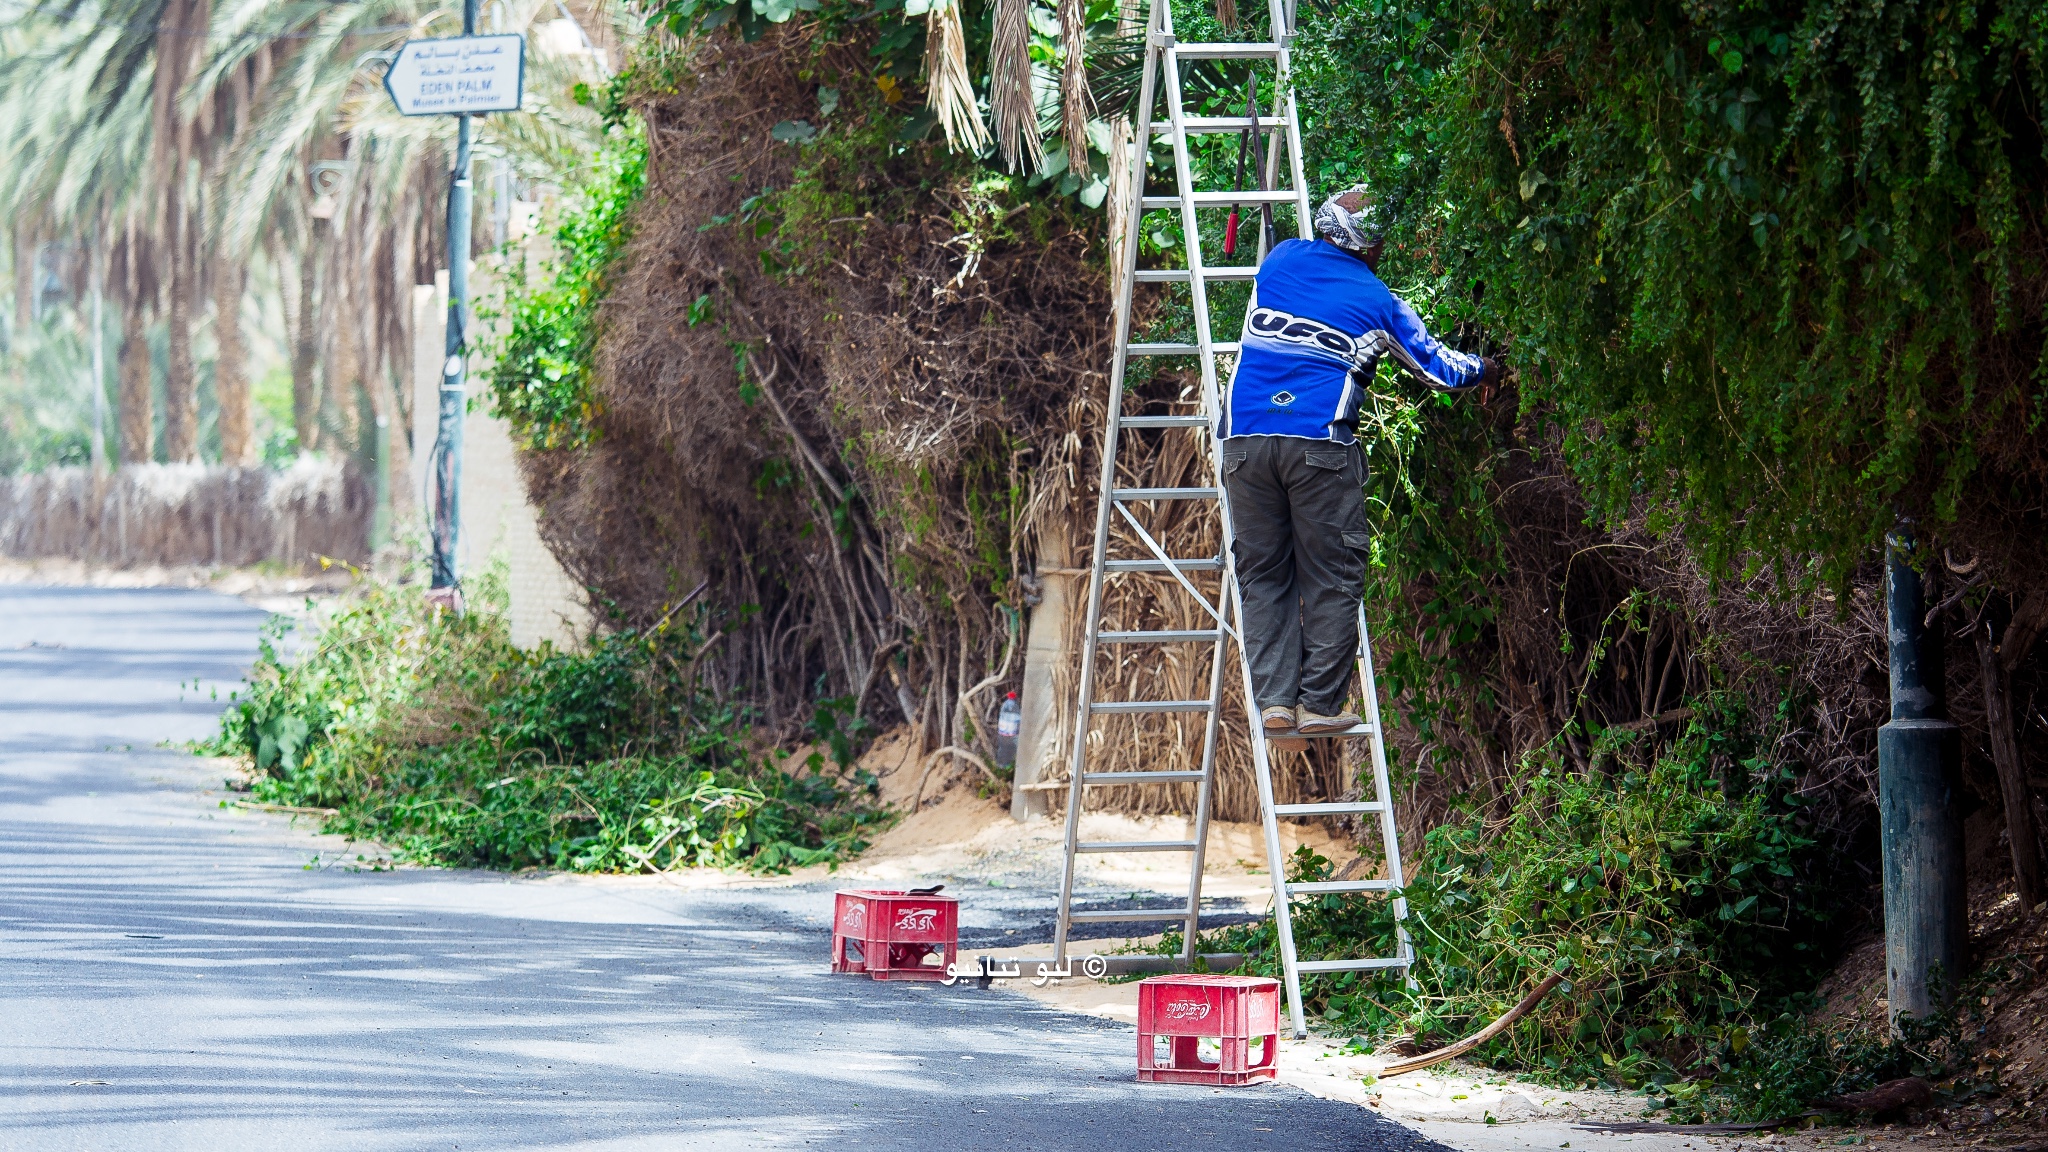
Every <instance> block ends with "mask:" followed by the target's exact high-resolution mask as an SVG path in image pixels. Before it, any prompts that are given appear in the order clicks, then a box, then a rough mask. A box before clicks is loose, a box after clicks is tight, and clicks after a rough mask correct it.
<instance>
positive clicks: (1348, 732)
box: [1259, 724, 1372, 740]
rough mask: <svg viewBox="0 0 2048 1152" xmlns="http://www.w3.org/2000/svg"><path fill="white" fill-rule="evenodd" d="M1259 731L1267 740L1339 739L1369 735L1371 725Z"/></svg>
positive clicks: (1262, 729)
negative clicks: (1299, 730) (1331, 730)
mask: <svg viewBox="0 0 2048 1152" xmlns="http://www.w3.org/2000/svg"><path fill="white" fill-rule="evenodd" d="M1259 731H1261V732H1263V733H1265V734H1266V739H1268V740H1339V739H1342V738H1344V737H1346V736H1370V735H1372V725H1370V724H1353V725H1352V726H1351V727H1349V728H1339V729H1338V730H1337V731H1335V732H1296V731H1295V730H1294V729H1292V728H1261V729H1259Z"/></svg>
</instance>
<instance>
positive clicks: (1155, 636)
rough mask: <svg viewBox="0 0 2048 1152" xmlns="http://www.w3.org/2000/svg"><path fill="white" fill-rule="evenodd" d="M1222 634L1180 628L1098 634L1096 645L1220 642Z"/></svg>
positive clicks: (1198, 629)
mask: <svg viewBox="0 0 2048 1152" xmlns="http://www.w3.org/2000/svg"><path fill="white" fill-rule="evenodd" d="M1222 638H1223V632H1222V630H1221V629H1218V628H1208V629H1202V628H1182V629H1178V630H1167V631H1161V632H1098V633H1096V634H1095V639H1096V642H1097V643H1101V644H1197V643H1203V642H1206V641H1210V640H1220V639H1222Z"/></svg>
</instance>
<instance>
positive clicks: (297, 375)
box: [292, 246, 320, 452]
mask: <svg viewBox="0 0 2048 1152" xmlns="http://www.w3.org/2000/svg"><path fill="white" fill-rule="evenodd" d="M313 260H314V255H313V252H312V250H311V247H310V246H309V247H308V249H307V250H306V251H303V252H301V253H300V254H299V309H298V313H299V314H298V330H297V331H296V332H294V333H292V425H293V427H294V428H296V429H297V431H298V433H299V451H301V452H311V451H313V450H314V449H315V448H318V447H319V446H320V389H319V385H318V384H317V383H316V382H315V381H314V379H313V358H314V354H315V351H316V350H317V349H318V347H319V341H318V340H316V339H315V338H314V335H313V329H314V327H315V325H317V324H318V323H319V319H318V317H317V316H316V315H315V311H316V310H315V308H314V305H313V279H314V266H313Z"/></svg>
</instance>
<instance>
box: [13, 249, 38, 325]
mask: <svg viewBox="0 0 2048 1152" xmlns="http://www.w3.org/2000/svg"><path fill="white" fill-rule="evenodd" d="M35 322H36V238H35V233H34V232H32V231H30V230H29V228H28V226H27V225H23V226H21V227H19V228H16V229H15V230H14V330H15V331H16V332H22V331H25V330H27V328H28V326H29V325H31V324H33V323H35Z"/></svg>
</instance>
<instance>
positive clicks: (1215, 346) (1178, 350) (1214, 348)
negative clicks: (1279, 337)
mask: <svg viewBox="0 0 2048 1152" xmlns="http://www.w3.org/2000/svg"><path fill="white" fill-rule="evenodd" d="M1209 351H1210V352H1212V353H1214V354H1215V355H1218V356H1235V355H1236V354H1237V341H1235V340H1228V341H1225V340H1218V341H1214V342H1212V343H1211V344H1210V345H1209ZM1130 352H1131V355H1133V356H1193V355H1196V354H1198V353H1200V352H1201V349H1200V348H1197V347H1196V346H1194V345H1193V344H1133V345H1131V346H1130Z"/></svg>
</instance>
